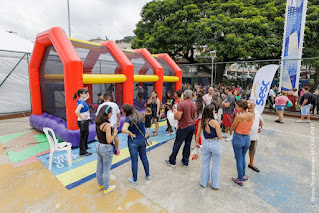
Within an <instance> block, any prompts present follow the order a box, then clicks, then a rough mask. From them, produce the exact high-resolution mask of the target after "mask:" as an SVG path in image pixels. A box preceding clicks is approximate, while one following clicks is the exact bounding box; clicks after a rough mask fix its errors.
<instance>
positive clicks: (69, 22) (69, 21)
mask: <svg viewBox="0 0 319 213" xmlns="http://www.w3.org/2000/svg"><path fill="white" fill-rule="evenodd" d="M67 4H68V24H69V37H71V20H70V4H69V0H67Z"/></svg>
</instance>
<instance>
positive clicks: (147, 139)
mask: <svg viewBox="0 0 319 213" xmlns="http://www.w3.org/2000/svg"><path fill="white" fill-rule="evenodd" d="M131 121H132V122H133V124H134V126H135V127H136V128H137V129H138V131H139V132H140V133H141V135H143V137H144V138H145V145H146V146H151V145H152V144H153V141H152V139H151V138H150V136H147V137H145V135H144V134H143V132H142V131H141V130H140V128H139V127H138V126H137V125H136V123H135V122H134V121H133V119H131Z"/></svg>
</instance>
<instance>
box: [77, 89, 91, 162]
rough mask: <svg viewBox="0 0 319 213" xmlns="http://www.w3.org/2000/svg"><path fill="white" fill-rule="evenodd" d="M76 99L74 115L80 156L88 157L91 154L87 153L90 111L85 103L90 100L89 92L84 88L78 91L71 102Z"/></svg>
mask: <svg viewBox="0 0 319 213" xmlns="http://www.w3.org/2000/svg"><path fill="white" fill-rule="evenodd" d="M77 97H79V99H78V100H77V101H76V106H77V107H76V110H75V114H76V115H77V116H78V126H79V128H80V156H90V155H92V153H90V152H87V151H86V150H87V149H90V148H89V147H88V137H89V121H90V110H89V105H88V104H87V103H86V102H85V101H86V100H87V99H89V98H90V94H89V91H88V90H87V89H85V88H83V89H79V90H78V91H77V92H76V93H74V96H73V100H75V99H76V98H77Z"/></svg>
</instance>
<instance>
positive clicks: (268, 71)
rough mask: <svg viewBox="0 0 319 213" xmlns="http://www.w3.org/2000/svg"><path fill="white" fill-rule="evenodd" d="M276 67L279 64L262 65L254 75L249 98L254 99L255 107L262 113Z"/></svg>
mask: <svg viewBox="0 0 319 213" xmlns="http://www.w3.org/2000/svg"><path fill="white" fill-rule="evenodd" d="M278 67H279V66H278V65H275V64H270V65H266V66H263V67H261V68H260V69H259V70H258V71H257V73H256V75H255V78H254V84H253V87H252V93H251V96H250V100H254V101H255V103H256V108H255V109H256V110H257V111H258V112H260V113H263V111H264V108H265V105H266V100H267V97H268V92H269V89H270V86H271V82H272V80H273V78H274V75H275V73H276V71H277V69H278Z"/></svg>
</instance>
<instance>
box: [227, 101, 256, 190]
mask: <svg viewBox="0 0 319 213" xmlns="http://www.w3.org/2000/svg"><path fill="white" fill-rule="evenodd" d="M235 105H236V109H237V111H238V114H237V115H236V117H235V119H234V122H233V124H232V126H231V129H232V130H233V131H234V135H233V140H232V142H233V149H234V153H235V159H236V167H237V174H238V176H237V178H232V180H233V181H234V182H235V183H237V184H238V185H240V186H243V181H246V180H248V176H247V175H246V170H245V168H246V161H245V156H246V153H247V150H248V149H249V146H250V135H249V134H250V130H251V126H252V125H253V122H254V115H253V114H252V113H250V112H248V111H247V109H248V103H247V101H246V100H242V99H241V100H238V101H236V104H235Z"/></svg>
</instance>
